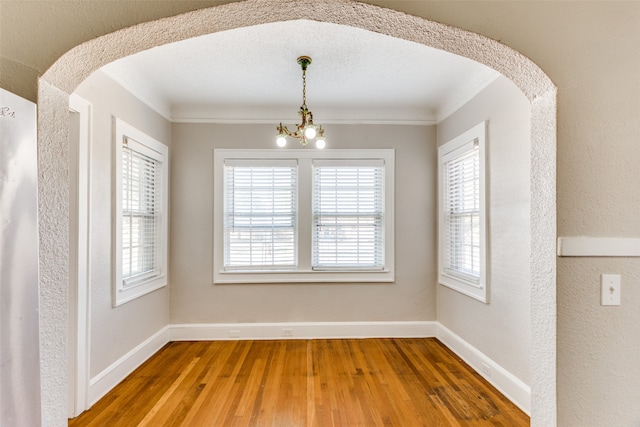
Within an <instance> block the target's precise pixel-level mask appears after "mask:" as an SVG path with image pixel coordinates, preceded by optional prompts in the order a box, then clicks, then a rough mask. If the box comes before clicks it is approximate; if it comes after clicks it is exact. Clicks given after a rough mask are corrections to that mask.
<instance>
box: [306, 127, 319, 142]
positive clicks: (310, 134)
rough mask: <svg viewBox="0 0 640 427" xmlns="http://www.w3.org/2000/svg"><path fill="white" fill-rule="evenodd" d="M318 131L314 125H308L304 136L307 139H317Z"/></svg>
mask: <svg viewBox="0 0 640 427" xmlns="http://www.w3.org/2000/svg"><path fill="white" fill-rule="evenodd" d="M316 134H317V131H316V127H315V126H314V125H307V127H306V128H305V129H304V136H305V137H306V138H307V139H313V138H315V137H316Z"/></svg>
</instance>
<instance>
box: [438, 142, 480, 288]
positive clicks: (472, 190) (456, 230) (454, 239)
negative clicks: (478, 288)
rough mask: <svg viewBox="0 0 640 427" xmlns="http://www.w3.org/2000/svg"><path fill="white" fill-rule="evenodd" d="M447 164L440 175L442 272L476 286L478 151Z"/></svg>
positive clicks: (478, 217)
mask: <svg viewBox="0 0 640 427" xmlns="http://www.w3.org/2000/svg"><path fill="white" fill-rule="evenodd" d="M472 144H473V146H472V148H471V149H469V150H467V151H465V152H464V153H463V154H461V155H459V156H457V157H453V158H452V159H450V160H449V161H447V162H446V163H445V164H444V166H445V171H444V200H443V203H444V227H443V231H444V236H442V239H443V241H444V251H443V255H444V271H445V272H446V273H447V274H450V275H454V276H458V277H461V278H462V279H464V280H466V281H469V282H472V283H476V284H477V283H478V282H479V278H480V265H481V260H480V245H481V243H480V150H479V148H478V141H477V140H476V141H474V142H473V143H472Z"/></svg>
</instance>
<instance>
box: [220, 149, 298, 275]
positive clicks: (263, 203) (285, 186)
mask: <svg viewBox="0 0 640 427" xmlns="http://www.w3.org/2000/svg"><path fill="white" fill-rule="evenodd" d="M296 166H297V164H296V162H294V161H288V162H287V161H282V160H280V161H278V160H274V161H266V162H265V161H260V160H237V161H234V160H227V162H225V177H224V178H225V189H224V192H225V198H224V268H225V270H253V269H256V270H272V269H273V270H286V269H295V267H296V237H297V235H296V229H297V218H296V217H297V215H296V208H297V202H296V196H297V173H296V172H297V170H296Z"/></svg>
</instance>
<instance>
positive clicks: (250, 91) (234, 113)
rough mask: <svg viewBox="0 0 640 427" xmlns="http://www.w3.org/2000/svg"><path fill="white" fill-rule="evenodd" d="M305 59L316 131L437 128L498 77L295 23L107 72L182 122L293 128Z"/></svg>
mask: <svg viewBox="0 0 640 427" xmlns="http://www.w3.org/2000/svg"><path fill="white" fill-rule="evenodd" d="M301 55H308V56H310V57H311V58H312V63H311V65H310V66H309V68H308V70H307V105H308V107H309V109H310V110H311V111H313V114H314V120H315V121H316V123H409V124H412V123H413V124H430V123H436V122H438V121H440V120H442V119H444V118H445V117H447V116H448V115H449V114H451V113H452V112H453V111H455V110H456V109H457V108H458V107H460V106H461V105H463V104H464V103H465V102H466V101H468V100H469V99H470V98H471V97H473V96H474V95H475V94H476V93H478V91H480V90H481V89H483V88H484V87H486V86H487V85H488V84H489V83H490V82H492V81H493V80H495V79H496V78H497V77H498V76H499V75H500V74H499V73H497V72H496V71H494V70H492V69H490V68H488V67H486V66H484V65H482V64H479V63H477V62H475V61H472V60H469V59H467V58H463V57H461V56H457V55H454V54H451V53H448V52H444V51H441V50H438V49H434V48H430V47H427V46H424V45H421V44H418V43H413V42H408V41H405V40H401V39H397V38H393V37H389V36H386V35H382V34H378V33H373V32H370V31H366V30H362V29H359V28H353V27H348V26H343V25H336V24H330V23H322V22H316V21H307V20H297V21H287V22H276V23H270V24H263V25H257V26H252V27H245V28H238V29H234V30H229V31H223V32H218V33H213V34H208V35H205V36H201V37H197V38H192V39H188V40H184V41H181V42H176V43H171V44H167V45H163V46H159V47H155V48H153V49H149V50H146V51H143V52H140V53H137V54H135V55H131V56H129V57H126V58H122V59H120V60H118V61H115V62H113V63H110V64H108V65H106V66H104V67H103V68H102V71H104V72H105V73H107V74H108V75H109V76H111V77H112V78H113V79H114V80H116V81H118V82H119V83H120V84H121V85H122V86H124V87H125V88H127V89H128V90H129V91H130V92H132V93H133V94H134V95H136V96H137V97H139V98H140V99H142V100H143V101H145V102H146V103H147V104H149V105H150V106H151V107H152V108H154V109H155V110H156V111H158V112H159V113H161V114H162V115H163V116H165V117H166V118H168V119H170V120H172V121H178V122H227V123H245V122H255V123H273V122H277V121H283V122H285V123H288V122H291V123H293V122H295V121H296V119H297V118H298V116H297V111H298V108H299V107H300V104H301V103H302V71H301V69H300V65H298V63H297V62H296V59H297V58H298V57H299V56H301Z"/></svg>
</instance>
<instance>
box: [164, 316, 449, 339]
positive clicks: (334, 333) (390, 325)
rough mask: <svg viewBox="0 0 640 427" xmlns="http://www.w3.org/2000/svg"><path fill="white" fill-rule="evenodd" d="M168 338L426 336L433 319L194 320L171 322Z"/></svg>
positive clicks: (432, 330) (431, 331) (432, 327)
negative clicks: (207, 321) (319, 320)
mask: <svg viewBox="0 0 640 427" xmlns="http://www.w3.org/2000/svg"><path fill="white" fill-rule="evenodd" d="M170 328H171V329H170V340H171V341H201V340H203V341H208V340H238V339H241V340H271V339H311V338H412V337H413V338H425V337H435V336H436V330H437V327H436V322H430V321H415V322H300V323H295V322H287V323H204V324H203V323H197V324H177V325H171V326H170Z"/></svg>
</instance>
